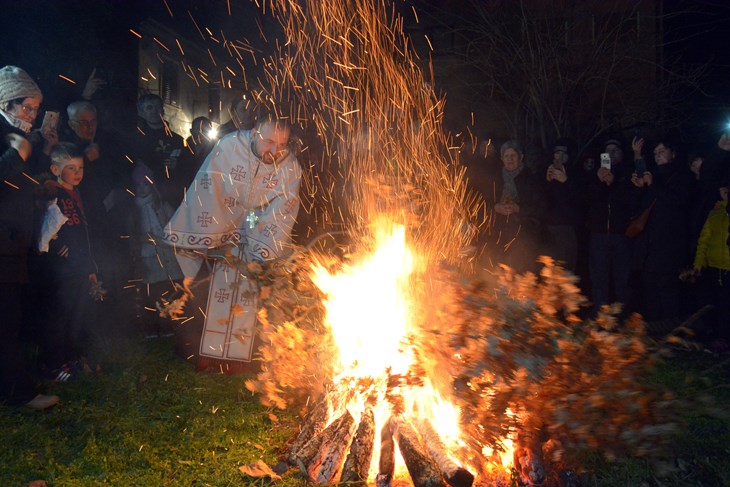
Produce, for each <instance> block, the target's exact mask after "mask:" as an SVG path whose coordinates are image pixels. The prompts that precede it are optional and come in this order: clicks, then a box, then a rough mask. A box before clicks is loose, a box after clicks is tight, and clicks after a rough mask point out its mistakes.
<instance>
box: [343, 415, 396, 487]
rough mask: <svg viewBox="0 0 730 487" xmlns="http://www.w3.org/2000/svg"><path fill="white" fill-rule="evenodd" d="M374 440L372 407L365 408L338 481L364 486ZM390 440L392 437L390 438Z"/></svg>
mask: <svg viewBox="0 0 730 487" xmlns="http://www.w3.org/2000/svg"><path fill="white" fill-rule="evenodd" d="M374 442H375V416H374V415H373V410H372V408H367V409H366V410H365V412H364V413H363V414H362V418H361V419H360V425H359V426H358V427H357V431H356V432H355V437H354V438H353V440H352V445H351V446H350V453H349V454H348V455H347V458H346V459H345V465H344V466H343V467H342V476H341V478H340V482H348V483H352V485H356V486H364V485H365V484H366V482H367V480H368V470H369V469H370V461H371V460H372V458H373V444H374ZM391 442H392V439H391Z"/></svg>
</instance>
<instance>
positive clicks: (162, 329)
mask: <svg viewBox="0 0 730 487" xmlns="http://www.w3.org/2000/svg"><path fill="white" fill-rule="evenodd" d="M152 178H153V173H152V170H151V169H149V168H148V167H147V166H144V165H141V164H140V165H138V166H137V167H136V168H135V169H134V171H133V172H132V182H133V183H134V192H135V198H134V202H135V209H136V210H137V211H136V214H134V216H133V218H134V221H133V222H132V225H131V228H134V238H132V239H131V242H132V244H133V245H134V248H133V250H132V255H133V256H134V258H135V262H136V263H137V265H136V266H135V274H136V275H137V277H139V278H141V279H142V282H143V283H144V285H143V286H142V287H141V288H140V298H141V301H142V302H141V305H142V307H143V309H142V310H141V311H140V318H141V326H142V329H143V332H144V333H145V336H147V337H149V338H153V337H157V336H164V335H169V334H170V323H169V322H165V321H164V320H163V319H162V318H161V317H160V316H159V313H158V312H157V311H156V310H155V303H156V302H157V301H158V300H160V299H161V298H162V299H165V297H167V298H168V299H169V298H170V296H169V294H170V293H171V291H172V290H173V287H174V284H173V283H175V282H181V281H182V279H183V274H182V271H181V270H180V266H179V264H178V263H177V259H176V258H175V253H174V251H173V250H172V248H170V247H168V246H167V245H158V244H159V242H158V241H156V240H159V238H160V237H161V236H162V235H163V233H164V226H165V225H166V224H167V222H168V220H169V219H170V217H172V214H173V211H174V210H173V208H172V206H170V204H169V203H168V202H167V201H165V200H163V199H162V198H161V197H160V194H159V192H158V191H157V188H155V186H154V185H153V179H152Z"/></svg>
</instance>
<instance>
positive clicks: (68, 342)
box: [40, 142, 103, 381]
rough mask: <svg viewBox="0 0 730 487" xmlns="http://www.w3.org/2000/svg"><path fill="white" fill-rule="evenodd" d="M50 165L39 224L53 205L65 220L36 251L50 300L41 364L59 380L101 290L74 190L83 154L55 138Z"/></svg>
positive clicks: (68, 370) (79, 345) (77, 350)
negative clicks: (43, 264) (43, 265)
mask: <svg viewBox="0 0 730 487" xmlns="http://www.w3.org/2000/svg"><path fill="white" fill-rule="evenodd" d="M50 169H51V173H52V174H53V175H54V176H55V181H54V180H49V181H46V182H45V184H44V187H43V191H44V195H45V196H46V197H47V198H49V199H50V200H51V201H50V204H48V205H47V206H48V209H47V210H46V214H45V216H44V225H43V227H44V229H47V228H48V227H49V225H48V222H49V221H50V220H55V221H58V220H59V219H58V218H57V216H58V209H56V208H55V206H56V205H57V206H58V208H60V212H61V213H62V214H63V217H65V219H66V221H65V223H63V224H62V225H61V226H60V229H59V230H58V233H57V234H56V236H55V237H54V238H52V239H50V241H48V235H46V236H45V238H44V236H43V235H41V245H40V247H41V251H43V250H45V249H44V247H45V245H47V251H48V256H47V260H46V264H47V265H46V269H47V275H46V277H47V282H48V283H49V287H48V289H49V290H50V292H49V293H48V296H47V297H46V298H47V299H48V300H49V301H50V303H49V306H48V308H49V320H48V321H47V325H46V326H47V330H46V333H45V343H46V346H45V357H46V358H47V359H48V363H47V366H49V368H50V369H51V370H54V369H55V370H56V371H57V373H56V374H55V377H54V378H55V380H57V381H65V380H68V378H69V377H70V374H72V373H73V371H74V369H75V366H76V365H80V364H78V363H76V362H74V361H76V360H77V359H78V358H79V357H80V355H81V354H82V353H83V352H84V350H83V344H84V343H83V342H84V340H85V339H86V335H88V331H89V330H88V329H86V324H87V323H91V315H90V313H91V311H92V308H91V304H92V298H94V299H98V298H101V297H103V292H101V288H100V284H101V283H100V282H98V280H97V275H96V274H97V267H96V263H95V262H94V260H93V258H92V251H91V245H90V240H89V230H88V225H87V220H86V215H85V212H84V204H83V202H82V200H81V195H80V194H79V191H78V189H77V186H78V185H79V183H81V180H82V179H83V177H84V155H83V153H82V152H81V151H80V150H79V149H78V148H77V147H76V146H75V145H74V144H71V143H68V142H61V143H59V144H57V145H56V147H55V148H54V149H53V151H52V152H51V166H50ZM61 221H63V219H61Z"/></svg>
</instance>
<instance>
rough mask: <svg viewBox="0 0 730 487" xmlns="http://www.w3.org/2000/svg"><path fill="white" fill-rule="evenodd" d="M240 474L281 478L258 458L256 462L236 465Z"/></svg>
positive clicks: (258, 477)
mask: <svg viewBox="0 0 730 487" xmlns="http://www.w3.org/2000/svg"><path fill="white" fill-rule="evenodd" d="M238 469H239V470H240V471H241V473H242V474H244V475H248V476H249V477H254V478H257V479H260V478H264V477H269V478H271V479H272V480H281V477H280V476H278V475H277V474H276V472H274V471H273V470H271V469H270V468H269V466H268V465H266V463H264V462H263V460H258V461H257V462H256V463H252V464H250V465H242V466H240V467H238Z"/></svg>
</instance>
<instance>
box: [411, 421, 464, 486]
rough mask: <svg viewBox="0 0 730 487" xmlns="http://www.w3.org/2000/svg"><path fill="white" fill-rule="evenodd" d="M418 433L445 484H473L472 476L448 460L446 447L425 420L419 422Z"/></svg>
mask: <svg viewBox="0 0 730 487" xmlns="http://www.w3.org/2000/svg"><path fill="white" fill-rule="evenodd" d="M418 432H419V433H421V438H422V439H423V444H424V445H426V448H427V449H428V452H429V453H430V454H431V457H432V458H433V460H434V461H435V462H436V465H438V467H439V470H441V473H442V474H443V476H444V478H445V479H446V482H448V483H449V485H451V486H452V487H471V485H472V484H473V483H474V475H473V474H472V473H471V472H469V471H468V470H467V469H465V468H464V467H462V466H460V465H458V464H457V463H456V462H454V461H453V460H452V459H451V458H449V456H448V455H447V454H446V445H444V442H443V440H442V439H441V437H440V436H439V434H438V433H437V432H436V430H435V429H434V427H433V425H432V424H431V423H430V422H429V421H427V420H424V421H421V422H419V425H418Z"/></svg>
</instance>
